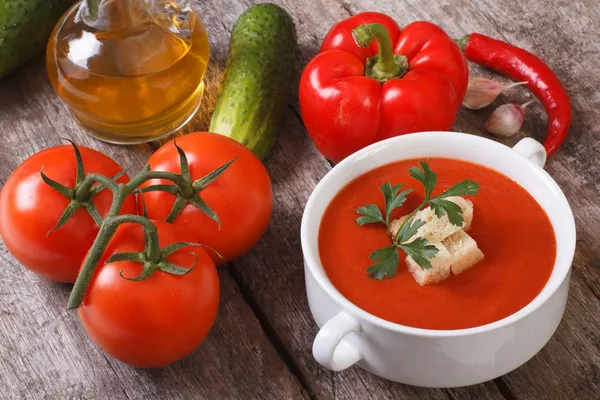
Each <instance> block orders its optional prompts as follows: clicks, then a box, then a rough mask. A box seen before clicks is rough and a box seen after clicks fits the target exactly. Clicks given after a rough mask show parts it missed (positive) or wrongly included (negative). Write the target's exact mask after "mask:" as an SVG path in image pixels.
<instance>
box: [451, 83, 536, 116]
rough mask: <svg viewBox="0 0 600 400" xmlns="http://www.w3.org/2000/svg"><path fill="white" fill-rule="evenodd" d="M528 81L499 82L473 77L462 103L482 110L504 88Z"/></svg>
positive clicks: (467, 106) (472, 108) (469, 107)
mask: <svg viewBox="0 0 600 400" xmlns="http://www.w3.org/2000/svg"><path fill="white" fill-rule="evenodd" d="M526 83H527V82H513V83H509V84H505V83H499V82H496V81H493V80H491V79H486V78H471V79H470V80H469V85H468V86H467V93H466V94H465V97H464V99H463V103H462V105H463V106H464V107H465V108H468V109H469V110H481V109H482V108H484V107H487V106H489V105H490V104H491V103H492V102H493V101H494V100H496V98H497V97H498V96H499V95H500V93H502V92H503V91H504V90H506V89H509V88H511V87H515V86H520V85H524V84H526Z"/></svg>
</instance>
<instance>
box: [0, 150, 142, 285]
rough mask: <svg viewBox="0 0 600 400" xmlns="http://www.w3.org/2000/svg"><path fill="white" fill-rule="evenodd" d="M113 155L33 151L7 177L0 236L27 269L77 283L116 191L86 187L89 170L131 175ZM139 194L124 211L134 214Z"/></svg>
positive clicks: (128, 200)
mask: <svg viewBox="0 0 600 400" xmlns="http://www.w3.org/2000/svg"><path fill="white" fill-rule="evenodd" d="M121 171H122V168H121V167H120V166H119V164H117V163H116V162H115V161H114V160H112V159H111V158H110V157H108V156H106V155H104V154H102V153H99V152H97V151H95V150H92V149H89V148H86V147H79V148H77V147H74V146H71V145H62V146H56V147H52V148H50V149H47V150H44V151H41V152H39V153H36V154H34V155H33V156H31V157H30V158H28V159H27V160H26V161H25V162H23V163H22V164H21V165H20V166H19V167H17V169H15V171H14V172H13V173H12V175H11V176H10V177H9V178H8V180H7V181H6V183H5V184H4V187H3V188H2V192H0V236H2V240H3V241H4V244H5V245H6V248H7V249H8V251H9V252H10V253H11V254H12V255H13V256H14V257H15V258H16V259H17V260H18V261H19V262H20V263H21V264H23V266H25V267H26V268H28V269H30V270H31V271H33V272H35V273H36V274H38V275H41V276H44V277H46V278H48V279H51V280H53V281H57V282H70V283H73V282H75V279H76V278H77V273H78V271H79V266H80V264H81V261H82V260H83V258H84V257H85V254H86V252H87V251H88V249H89V248H90V246H91V245H92V243H93V241H94V238H95V237H96V235H97V234H98V230H99V225H100V224H101V223H102V218H104V217H105V216H106V215H107V213H108V210H109V208H110V205H111V202H112V194H111V192H110V191H109V190H102V189H103V187H102V186H100V185H96V186H94V187H88V186H86V187H83V186H82V183H83V180H84V178H85V175H86V173H100V174H102V175H105V176H109V177H116V178H118V179H116V182H120V183H126V182H128V181H129V179H128V177H127V175H124V174H123V175H122V176H117V175H120V173H121ZM135 211H136V204H135V198H134V197H133V196H129V197H128V198H126V199H125V200H124V202H123V206H122V209H121V212H122V213H135Z"/></svg>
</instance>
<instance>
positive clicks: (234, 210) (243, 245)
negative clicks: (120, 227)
mask: <svg viewBox="0 0 600 400" xmlns="http://www.w3.org/2000/svg"><path fill="white" fill-rule="evenodd" d="M148 163H149V165H150V170H151V171H168V172H171V173H178V174H179V173H181V176H182V178H183V180H182V181H181V182H175V184H171V183H170V182H167V181H165V180H161V179H154V180H150V181H146V182H145V183H144V184H142V185H141V186H140V187H141V190H142V192H143V193H142V195H143V200H144V201H143V202H141V201H140V202H139V204H138V207H139V208H140V210H139V211H140V213H142V211H143V210H142V207H143V205H145V207H146V212H147V215H148V218H150V219H156V220H163V221H164V220H166V221H167V222H171V223H173V224H174V225H176V226H179V227H181V228H183V229H184V230H186V231H187V232H189V233H190V234H192V236H193V237H194V238H195V239H196V241H197V242H198V243H202V244H204V245H207V246H210V247H212V248H214V249H215V250H216V251H217V252H218V253H220V254H221V256H222V258H220V257H218V256H216V255H214V254H212V257H213V260H214V261H215V263H217V264H220V263H224V262H227V261H231V260H233V259H235V258H237V257H239V256H241V255H242V254H244V253H246V252H247V251H248V250H250V249H251V248H252V247H253V246H254V245H255V244H256V243H257V242H258V240H259V239H260V238H261V237H262V236H263V234H264V233H265V230H266V229H267V225H268V224H269V220H270V218H271V214H272V210H273V192H272V188H271V180H270V178H269V175H268V173H267V171H266V169H265V167H264V166H263V165H262V163H261V161H260V160H259V159H258V158H257V157H256V156H255V155H254V154H252V152H251V151H250V150H248V149H247V148H246V147H244V146H243V145H241V144H240V143H238V142H236V141H235V140H233V139H230V138H228V137H226V136H222V135H218V134H214V133H209V132H197V133H191V134H189V135H185V136H182V137H180V138H177V139H176V141H170V142H168V143H166V144H165V145H164V146H162V147H161V148H159V149H158V150H157V151H156V152H155V153H154V154H153V155H152V156H151V157H150V159H149V160H148ZM210 171H216V176H215V175H210V174H209V173H210ZM216 177H218V179H217V180H215V179H216ZM213 181H214V182H213Z"/></svg>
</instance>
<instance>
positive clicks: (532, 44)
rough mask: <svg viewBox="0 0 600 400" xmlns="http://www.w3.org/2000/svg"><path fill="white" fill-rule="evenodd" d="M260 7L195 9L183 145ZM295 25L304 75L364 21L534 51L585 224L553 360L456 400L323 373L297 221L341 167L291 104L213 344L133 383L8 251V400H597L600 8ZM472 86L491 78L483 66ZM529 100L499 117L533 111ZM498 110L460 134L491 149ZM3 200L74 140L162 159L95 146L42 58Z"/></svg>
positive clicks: (35, 67)
mask: <svg viewBox="0 0 600 400" xmlns="http://www.w3.org/2000/svg"><path fill="white" fill-rule="evenodd" d="M253 3H254V1H245V0H221V1H217V0H204V1H197V2H195V4H194V6H195V8H196V10H197V11H198V13H199V14H200V16H201V18H202V20H203V21H204V24H205V26H206V28H207V31H208V34H209V37H210V40H211V46H212V51H211V54H212V61H211V64H210V67H209V71H208V73H207V77H206V79H207V89H206V95H205V99H204V102H203V105H202V107H201V110H200V112H199V113H198V115H197V117H196V118H195V119H194V120H193V121H192V122H191V123H190V124H189V125H188V126H187V127H186V128H185V129H184V130H182V132H183V133H185V132H188V131H193V130H202V129H206V127H207V125H208V121H209V118H210V114H211V111H212V109H213V107H214V104H215V101H216V95H217V92H218V86H219V82H220V79H221V76H222V70H223V66H224V62H225V58H226V52H227V44H228V40H229V32H230V30H231V28H232V26H233V24H234V23H235V21H236V19H237V17H238V16H239V15H240V14H241V13H242V12H243V11H244V10H245V9H246V8H247V7H248V6H250V5H251V4H253ZM275 3H277V4H279V5H281V6H283V7H284V8H286V9H287V10H288V11H289V12H290V14H291V15H292V16H293V18H294V20H295V21H296V27H297V30H298V39H299V44H300V49H301V58H300V63H299V65H298V73H300V71H301V69H302V67H303V65H304V64H305V63H306V62H307V61H308V60H309V59H310V58H311V57H313V56H314V55H315V54H316V53H317V51H318V48H319V46H320V42H321V39H322V37H323V36H324V34H325V33H326V32H327V30H328V29H329V27H330V26H331V25H333V24H334V23H335V22H337V21H339V20H341V19H343V18H346V17H348V16H350V15H352V14H356V13H358V12H361V11H364V10H375V11H381V12H385V13H388V14H390V15H391V16H393V17H395V18H396V20H397V21H398V22H399V24H400V25H405V24H407V23H408V22H411V21H414V20H419V19H426V20H430V21H433V22H436V23H438V24H439V25H440V26H442V28H444V29H445V30H446V31H448V32H449V33H450V34H451V35H452V36H453V37H461V36H463V35H464V34H466V33H469V32H473V31H477V32H481V33H484V34H487V35H490V36H493V37H497V38H499V39H503V40H506V41H509V42H511V43H514V44H516V45H519V46H521V47H524V48H526V49H529V50H532V51H533V52H535V53H536V54H537V55H539V56H540V57H541V58H542V59H543V60H545V61H546V62H547V63H548V64H549V65H550V66H551V67H552V68H553V69H554V70H555V72H556V73H557V74H558V75H559V76H560V78H561V79H562V81H563V82H564V84H565V86H566V88H567V91H568V92H569V94H570V95H571V100H572V105H573V111H574V116H573V124H572V128H571V130H570V133H569V137H568V139H567V141H566V142H565V144H564V145H563V147H562V148H561V149H560V150H559V151H558V152H557V153H556V154H555V155H554V156H552V158H551V159H550V160H549V162H548V164H547V167H546V169H547V171H548V172H549V173H550V174H551V175H552V176H553V177H554V179H555V180H556V181H557V182H558V183H559V185H560V186H561V187H562V189H563V190H564V192H565V194H566V196H567V198H568V200H569V202H570V204H571V206H572V207H573V211H574V214H575V218H576V223H577V233H578V240H577V252H576V256H575V261H574V264H573V273H572V276H571V287H570V293H569V299H568V304H567V309H566V312H565V317H564V319H563V321H562V323H561V325H560V327H559V329H558V331H557V332H556V334H555V335H554V337H553V338H552V339H551V340H550V342H549V343H548V345H547V346H546V347H544V349H542V351H541V352H540V353H539V354H538V355H537V356H535V357H534V358H533V359H532V360H531V361H529V362H528V363H526V364H525V365H524V366H522V367H520V368H519V369H517V370H515V371H513V372H511V373H509V374H507V375H505V376H503V377H501V378H498V379H496V380H494V381H491V382H487V383H484V384H481V385H477V386H471V387H466V388H459V389H423V388H416V387H410V386H405V385H401V384H396V383H393V382H389V381H386V380H383V379H380V378H378V377H376V376H374V375H371V374H369V373H367V372H365V371H363V370H361V369H359V368H350V369H349V370H347V371H344V372H341V373H332V372H329V371H327V370H325V369H324V368H322V367H320V366H319V365H318V364H317V363H316V362H315V361H314V360H313V358H312V355H311V345H312V340H313V338H314V336H315V334H316V332H317V327H316V325H315V323H314V321H313V320H312V317H311V315H310V312H309V310H308V304H307V302H306V294H305V289H304V275H303V274H304V273H303V266H302V254H301V250H300V238H299V233H300V219H301V216H302V211H303V209H304V205H305V203H306V200H307V199H308V197H309V195H310V193H311V191H312V189H313V188H314V186H315V185H316V184H317V182H318V181H319V180H320V179H321V178H322V177H323V176H324V175H325V174H326V173H327V172H328V171H329V170H330V169H331V165H330V164H329V163H328V162H327V160H325V159H324V158H323V157H322V156H321V155H320V154H319V153H318V151H317V150H316V149H315V147H314V145H313V144H312V142H311V140H310V138H309V137H308V136H307V134H306V132H305V130H304V128H303V125H302V121H301V119H300V116H299V112H298V105H297V102H296V100H295V99H294V98H292V99H290V107H289V112H288V113H287V117H286V122H285V124H284V126H283V128H282V130H281V132H280V133H279V139H278V142H277V145H276V147H275V149H274V151H273V153H272V154H271V155H270V156H269V157H268V158H267V160H266V165H267V168H268V170H269V173H270V174H271V178H272V180H273V186H274V197H275V198H274V200H275V203H274V215H273V220H272V222H271V225H270V227H269V229H268V231H267V233H266V234H265V237H264V238H263V239H262V240H261V242H260V243H259V244H258V246H256V248H254V249H253V250H252V251H251V252H250V253H249V254H248V255H246V256H245V257H242V258H240V259H239V260H236V261H235V262H233V263H231V264H229V265H227V266H225V267H222V268H221V270H220V278H221V283H222V296H221V306H220V312H219V315H218V318H217V321H216V325H215V327H214V328H213V330H212V332H211V334H210V335H209V337H208V339H207V340H206V342H205V343H203V344H202V346H201V347H200V348H199V349H198V350H197V351H195V352H194V353H193V354H192V355H191V356H190V357H188V358H186V359H184V360H182V361H180V362H178V363H175V364H174V365H172V366H170V367H168V368H164V369H157V370H140V369H135V368H132V367H129V366H127V365H125V364H123V363H121V362H119V361H116V360H114V359H112V358H111V357H110V356H107V355H105V354H104V353H103V352H102V351H101V350H99V349H98V348H97V347H96V346H95V345H94V344H93V343H92V342H91V340H89V339H88V337H87V335H86V333H85V331H84V329H83V328H82V326H81V324H80V323H79V319H78V317H77V315H76V313H74V312H70V311H67V310H65V305H66V300H67V297H68V292H69V289H70V286H69V285H61V284H54V283H51V282H48V281H46V280H44V279H42V278H38V277H37V276H35V275H34V274H33V273H30V272H28V271H26V270H25V269H24V268H23V267H21V266H20V265H18V263H17V262H16V261H14V260H13V259H12V257H11V256H10V254H9V253H8V252H7V250H6V248H5V247H4V245H1V246H0V265H1V268H0V398H6V399H20V398H28V399H63V398H83V399H137V398H140V399H141V398H144V399H171V398H173V399H229V398H231V399H296V398H315V399H503V398H504V399H507V400H512V399H582V400H583V399H585V400H588V399H600V240H599V239H598V237H599V236H600V200H599V195H598V193H600V177H599V175H600V161H599V158H600V157H599V156H598V154H600V140H599V139H598V138H599V137H600V136H599V135H600V128H599V127H598V122H599V121H600V92H598V88H600V68H598V65H600V45H599V43H598V40H597V37H598V34H600V26H599V25H598V21H600V3H599V2H597V1H596V0H579V1H562V0H532V1H530V2H521V1H517V0H497V1H493V2H490V1H485V0H473V1H467V0H456V1H453V0H378V1H367V0H361V1H345V2H344V1H343V0H311V1H295V0H277V1H275ZM470 71H471V74H472V75H474V76H490V75H491V74H490V73H489V72H488V71H484V70H482V69H480V68H477V67H476V66H471V70H470ZM528 99H529V97H528V95H527V93H526V91H525V90H524V89H517V88H515V89H513V90H511V91H508V92H507V93H506V94H505V95H502V96H501V97H500V98H499V99H498V101H497V102H496V103H497V104H501V103H506V102H515V103H522V102H525V101H527V100H528ZM492 109H493V108H489V109H486V110H482V111H478V112H472V111H465V110H461V112H460V113H459V116H458V119H457V121H456V123H455V125H454V129H455V130H457V131H462V132H468V133H474V134H478V135H482V136H486V134H485V133H484V132H483V129H482V127H483V123H484V121H485V119H486V118H487V116H488V115H489V113H490V112H491V110H492ZM546 122H547V119H546V116H545V114H544V111H543V107H542V106H541V104H539V103H534V104H533V105H532V106H531V107H530V108H529V109H528V112H527V114H526V121H525V125H524V127H523V130H522V132H521V133H520V134H519V135H518V136H517V137H513V138H510V139H507V140H505V143H506V144H509V145H511V144H514V143H516V141H517V140H518V139H519V138H521V137H523V136H532V137H534V138H536V139H538V140H542V139H543V135H544V132H545V129H546ZM0 135H1V137H2V139H3V140H2V141H1V142H0V185H2V184H3V182H4V181H5V180H6V178H7V177H8V176H9V175H10V173H11V172H12V170H13V169H14V168H15V167H16V166H17V165H19V164H20V163H21V162H22V161H23V160H24V159H25V158H26V157H28V156H29V155H31V154H33V153H35V152H36V151H39V150H41V149H44V148H46V147H49V146H54V145H57V144H59V143H60V138H61V137H67V138H70V139H73V140H75V141H76V142H77V143H79V144H82V145H86V146H89V147H92V148H95V149H98V150H101V151H103V152H106V153H107V154H108V155H110V156H111V157H113V158H115V159H116V160H118V161H119V162H120V163H121V164H122V165H123V166H124V167H125V168H126V169H127V170H128V171H137V170H138V169H139V168H140V167H141V166H142V165H143V163H144V161H145V160H146V159H147V157H148V156H149V155H150V153H151V152H152V151H153V149H155V148H157V146H158V145H159V144H160V143H152V144H149V145H139V146H134V147H120V146H111V145H106V144H104V143H101V142H98V141H96V140H93V139H91V138H90V137H88V136H87V135H86V134H85V133H84V132H83V131H82V130H81V129H80V128H79V127H78V126H77V125H76V124H75V123H74V122H73V120H72V119H71V116H70V114H69V112H68V110H67V109H66V107H65V106H64V105H63V104H61V102H60V101H59V99H58V98H57V97H56V95H55V94H54V92H53V91H52V89H51V87H50V85H49V83H48V80H47V78H46V74H45V69H44V62H43V58H42V57H40V58H38V59H36V60H34V61H32V62H31V63H29V64H28V65H26V66H25V67H24V68H22V69H21V70H20V71H18V72H17V73H15V74H13V75H11V76H9V77H8V78H6V79H4V80H2V81H0Z"/></svg>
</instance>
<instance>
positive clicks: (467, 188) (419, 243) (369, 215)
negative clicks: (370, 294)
mask: <svg viewBox="0 0 600 400" xmlns="http://www.w3.org/2000/svg"><path fill="white" fill-rule="evenodd" d="M419 164H420V166H421V168H419V167H411V168H410V169H409V171H410V174H409V175H410V177H411V178H414V179H416V180H418V181H419V182H421V184H423V187H424V188H425V198H424V199H423V201H422V202H421V204H419V206H417V208H415V209H414V211H413V212H412V213H411V214H410V215H409V216H408V218H407V219H406V221H404V223H403V224H402V225H401V226H400V229H398V232H397V233H396V235H394V237H393V238H392V245H391V246H389V247H385V248H383V249H379V250H376V251H374V252H372V253H371V255H370V256H369V258H370V259H371V260H373V261H376V262H375V263H374V264H373V265H371V266H370V267H369V268H368V269H367V273H368V274H369V276H370V277H372V278H375V279H378V280H381V279H384V278H391V277H392V276H394V275H396V272H397V271H398V263H399V257H398V249H401V250H403V251H404V252H405V253H406V254H407V255H409V256H410V257H412V259H413V260H414V261H415V262H416V263H417V264H418V265H419V266H420V267H421V268H422V269H430V268H431V262H430V260H431V259H432V258H433V257H435V255H436V254H437V252H438V249H437V247H435V246H433V245H430V244H428V243H427V239H425V238H416V239H415V240H413V241H411V242H408V241H409V240H410V239H411V238H412V237H413V236H414V235H415V234H416V233H417V231H418V230H419V228H421V227H422V226H423V225H425V224H426V222H425V221H422V220H420V219H417V220H415V218H414V216H415V214H416V213H417V212H418V211H420V210H421V209H422V208H423V207H425V206H426V205H429V206H430V207H431V209H432V210H433V211H434V212H435V215H436V216H437V217H438V218H442V217H443V216H444V215H445V214H447V215H448V220H449V221H450V223H452V224H453V225H456V226H462V224H463V222H464V218H463V215H462V209H461V208H460V206H459V205H458V204H456V203H454V202H452V201H450V200H446V198H447V197H451V196H468V195H473V194H476V193H477V192H478V190H479V188H480V186H479V184H478V183H477V182H474V181H471V180H464V181H462V182H459V183H457V184H456V185H454V186H452V187H451V188H450V189H448V190H446V191H444V192H443V193H441V194H439V195H437V196H433V197H431V194H432V193H433V191H434V189H435V185H436V183H437V174H436V173H435V172H433V171H432V170H431V169H430V168H429V164H427V163H426V162H425V161H419ZM404 187H405V185H403V184H402V185H401V184H396V185H392V184H390V183H389V182H386V183H384V184H383V185H381V187H380V189H381V192H382V193H383V197H384V200H385V217H384V216H383V214H382V213H381V210H380V209H379V207H377V205H375V204H367V205H366V206H362V207H359V208H357V209H356V212H357V213H359V214H360V215H361V216H360V217H358V218H357V219H356V223H357V224H358V225H360V226H362V225H365V224H372V223H380V224H383V225H385V227H386V229H387V230H388V231H389V230H390V222H391V221H390V215H391V214H392V211H394V210H395V209H396V208H398V207H401V206H402V205H403V204H404V202H405V201H406V196H407V195H408V194H409V193H411V192H412V191H413V190H412V189H405V190H403V191H402V192H400V190H401V189H402V188H404Z"/></svg>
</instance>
